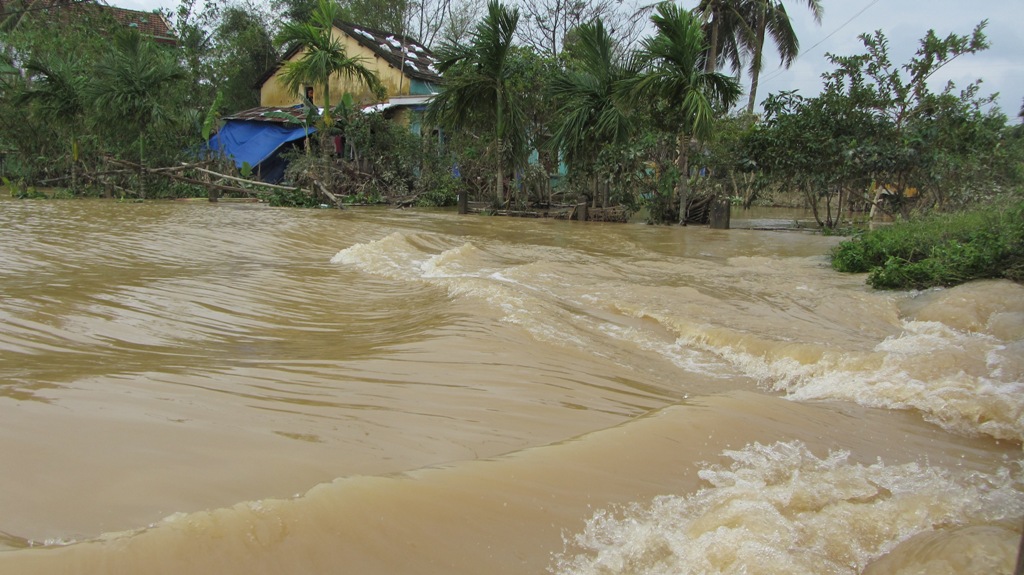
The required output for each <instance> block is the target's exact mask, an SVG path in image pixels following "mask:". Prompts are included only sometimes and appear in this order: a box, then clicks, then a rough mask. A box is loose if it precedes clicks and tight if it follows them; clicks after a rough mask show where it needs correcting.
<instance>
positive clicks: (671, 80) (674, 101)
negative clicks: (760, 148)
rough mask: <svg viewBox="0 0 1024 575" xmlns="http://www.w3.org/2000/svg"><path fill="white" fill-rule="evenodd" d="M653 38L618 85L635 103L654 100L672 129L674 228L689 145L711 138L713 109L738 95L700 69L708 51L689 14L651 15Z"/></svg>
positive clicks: (684, 193) (682, 210) (724, 79)
mask: <svg viewBox="0 0 1024 575" xmlns="http://www.w3.org/2000/svg"><path fill="white" fill-rule="evenodd" d="M651 22H652V23H653V24H654V27H655V29H656V30H657V33H656V34H655V35H654V37H651V38H646V39H645V40H644V41H643V43H642V45H641V48H640V50H639V52H638V53H637V54H636V59H637V64H638V68H639V69H640V70H642V72H641V73H640V74H639V75H637V76H635V77H633V78H630V79H627V80H626V81H624V82H623V89H624V90H625V92H626V93H627V94H628V95H629V97H630V98H631V99H632V100H633V101H634V102H636V103H641V102H645V101H646V102H650V101H655V102H657V103H660V105H661V106H663V107H664V108H665V110H666V113H667V116H668V117H669V118H671V119H672V121H673V122H674V124H675V130H676V136H677V146H678V154H677V156H676V167H677V168H678V169H679V181H678V183H677V184H676V195H677V196H678V197H679V223H680V224H683V225H685V224H686V217H687V208H688V202H689V188H688V186H689V182H688V177H687V171H688V167H689V166H688V162H689V151H690V141H691V139H693V138H696V139H697V140H698V141H699V140H705V139H707V138H709V137H710V136H711V126H712V122H713V120H714V114H715V109H716V108H718V107H721V108H727V107H729V106H731V105H733V104H734V103H735V102H736V100H737V99H738V98H739V96H740V86H739V83H738V82H737V81H736V80H735V79H734V78H731V77H729V76H726V75H725V74H721V73H719V72H706V71H704V68H703V66H702V64H703V62H704V60H703V58H704V55H705V53H706V51H707V49H708V46H707V44H706V43H705V41H704V31H703V30H702V29H701V26H700V22H699V21H698V20H697V18H696V17H694V16H693V15H692V14H690V13H689V12H687V11H685V10H680V9H679V7H678V6H676V5H675V4H671V3H668V2H665V3H662V4H659V5H658V8H657V12H656V13H655V14H654V15H653V16H651Z"/></svg>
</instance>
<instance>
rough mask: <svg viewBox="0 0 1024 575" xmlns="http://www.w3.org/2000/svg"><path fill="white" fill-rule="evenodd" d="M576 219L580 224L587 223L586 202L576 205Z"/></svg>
mask: <svg viewBox="0 0 1024 575" xmlns="http://www.w3.org/2000/svg"><path fill="white" fill-rule="evenodd" d="M576 219H577V220H579V221H581V222H585V221H587V202H583V203H580V204H576Z"/></svg>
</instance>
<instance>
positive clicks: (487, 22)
mask: <svg viewBox="0 0 1024 575" xmlns="http://www.w3.org/2000/svg"><path fill="white" fill-rule="evenodd" d="M518 24H519V9H518V8H512V9H509V8H508V7H506V6H505V5H503V4H501V3H500V2H499V1H498V0H490V2H489V3H488V4H487V15H486V16H484V18H483V20H481V21H480V22H479V23H478V24H477V26H476V29H475V30H474V31H473V33H472V35H471V36H470V41H469V43H468V44H461V43H456V44H448V43H445V44H443V45H442V46H441V47H440V48H439V49H438V51H437V56H438V59H439V62H438V65H437V69H438V71H440V72H441V74H442V75H444V76H445V83H444V86H443V87H442V89H441V93H440V94H438V95H437V96H435V97H434V99H433V100H431V102H430V104H429V106H428V108H427V121H429V122H431V123H434V124H436V125H439V126H441V127H444V128H447V129H451V130H457V129H460V128H463V127H466V126H469V125H471V124H472V125H476V126H477V127H483V128H484V129H485V130H486V131H490V129H491V127H492V126H493V130H494V153H495V157H496V172H497V174H496V184H495V190H496V199H497V202H498V204H501V203H504V201H505V188H504V174H505V157H506V156H508V157H509V159H510V160H511V162H512V164H513V165H515V164H518V163H521V162H522V161H523V159H524V157H525V148H526V146H525V130H524V126H525V123H526V117H525V114H524V113H523V110H522V106H521V103H520V99H519V96H518V94H517V93H516V92H515V91H514V90H513V89H512V81H511V80H512V75H513V72H514V70H513V68H512V66H510V63H511V61H512V60H513V57H512V55H511V50H512V37H513V35H514V34H515V31H516V26H517V25H518Z"/></svg>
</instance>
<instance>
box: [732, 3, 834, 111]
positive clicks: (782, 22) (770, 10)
mask: <svg viewBox="0 0 1024 575" xmlns="http://www.w3.org/2000/svg"><path fill="white" fill-rule="evenodd" d="M806 1H807V9H808V10H810V11H811V13H812V14H813V15H814V21H815V22H816V23H817V24H819V25H820V24H821V15H822V12H823V10H822V7H821V0H806ZM750 2H751V4H750V6H751V9H752V11H751V12H750V17H751V18H752V20H751V22H752V24H753V29H754V34H755V36H754V50H753V59H752V61H751V63H750V92H749V94H748V96H747V113H753V111H754V103H755V101H756V99H757V83H758V80H759V78H760V75H761V68H762V55H763V53H764V42H765V38H766V37H767V36H770V37H771V39H772V42H774V43H775V46H776V47H777V48H778V50H779V57H780V58H781V59H782V65H783V66H785V67H786V68H789V67H790V66H791V65H792V64H793V61H794V60H796V57H797V55H798V54H799V53H800V39H799V38H797V37H796V32H794V31H793V24H792V22H790V20H789V14H788V13H787V12H786V6H785V5H784V4H783V2H782V0H750Z"/></svg>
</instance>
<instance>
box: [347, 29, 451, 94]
mask: <svg viewBox="0 0 1024 575" xmlns="http://www.w3.org/2000/svg"><path fill="white" fill-rule="evenodd" d="M334 25H335V26H337V27H338V28H340V29H341V30H342V31H343V32H345V33H346V34H348V35H349V36H351V37H352V38H355V39H356V41H358V42H359V43H360V44H362V45H363V46H366V47H367V48H369V49H370V50H372V51H373V53H374V54H376V55H378V56H380V57H381V58H384V60H386V61H387V63H388V64H391V65H392V66H394V67H395V68H397V69H399V70H403V71H404V72H405V75H406V76H409V77H410V78H416V79H418V80H424V81H427V82H438V81H440V79H441V78H440V76H439V75H438V73H437V69H436V68H435V66H436V64H437V58H435V57H434V53H433V52H431V51H430V50H429V49H428V48H427V47H426V46H424V45H423V44H420V43H419V42H417V41H416V40H413V39H412V38H409V37H408V36H402V35H399V34H389V33H387V32H381V31H379V30H374V29H372V28H367V27H365V26H356V25H354V24H349V23H348V22H335V23H334Z"/></svg>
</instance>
